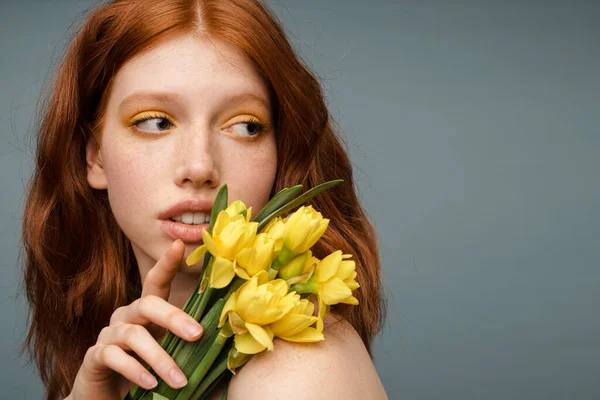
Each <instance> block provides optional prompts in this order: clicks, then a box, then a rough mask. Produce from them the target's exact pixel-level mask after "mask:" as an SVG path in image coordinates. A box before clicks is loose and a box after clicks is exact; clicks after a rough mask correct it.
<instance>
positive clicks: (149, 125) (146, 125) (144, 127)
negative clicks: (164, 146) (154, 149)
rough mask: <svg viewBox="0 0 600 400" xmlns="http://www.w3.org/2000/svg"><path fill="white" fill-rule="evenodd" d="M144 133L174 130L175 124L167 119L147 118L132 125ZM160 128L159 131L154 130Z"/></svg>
mask: <svg viewBox="0 0 600 400" xmlns="http://www.w3.org/2000/svg"><path fill="white" fill-rule="evenodd" d="M131 125H133V126H135V127H136V128H137V129H139V130H140V131H142V132H144V133H162V132H164V131H168V130H169V129H171V128H173V126H174V125H173V124H172V123H171V121H169V120H168V119H167V118H165V117H145V118H141V119H139V120H137V121H134V122H132V123H131ZM155 128H158V132H157V131H153V129H155Z"/></svg>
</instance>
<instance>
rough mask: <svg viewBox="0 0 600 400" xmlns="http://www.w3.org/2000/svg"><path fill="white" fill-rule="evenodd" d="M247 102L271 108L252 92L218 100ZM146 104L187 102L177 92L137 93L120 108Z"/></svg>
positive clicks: (231, 102) (122, 103) (221, 101)
mask: <svg viewBox="0 0 600 400" xmlns="http://www.w3.org/2000/svg"><path fill="white" fill-rule="evenodd" d="M212 100H213V101H214V100H215V98H214V97H213V98H212ZM245 101H251V102H255V103H259V104H260V105H261V106H263V107H264V108H266V109H268V108H269V103H268V101H267V100H265V99H264V98H263V97H262V96H259V95H257V94H255V93H252V92H241V93H240V92H236V93H232V94H225V95H223V96H220V97H218V99H217V102H218V104H219V105H221V104H228V105H232V106H234V105H237V104H241V103H244V102H245ZM144 102H159V103H167V104H169V103H171V104H181V103H184V102H185V100H184V98H183V96H182V95H181V94H179V93H176V92H135V93H133V94H130V95H129V96H127V97H126V98H125V99H123V101H121V103H120V104H119V108H120V109H122V108H126V107H128V106H131V105H135V104H141V103H144Z"/></svg>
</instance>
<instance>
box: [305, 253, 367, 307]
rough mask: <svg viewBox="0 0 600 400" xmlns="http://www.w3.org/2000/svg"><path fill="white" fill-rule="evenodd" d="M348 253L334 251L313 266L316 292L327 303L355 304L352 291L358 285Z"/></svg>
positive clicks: (355, 300)
mask: <svg viewBox="0 0 600 400" xmlns="http://www.w3.org/2000/svg"><path fill="white" fill-rule="evenodd" d="M351 257H352V256H351V255H350V254H343V255H342V251H341V250H338V251H334V252H333V253H331V254H330V255H328V256H327V257H325V258H324V259H322V260H321V262H319V264H317V267H316V268H315V278H316V279H315V283H316V287H317V293H318V295H319V297H320V298H321V299H323V302H324V303H325V304H327V305H333V304H337V303H346V304H353V305H357V304H358V300H357V299H356V298H355V297H354V296H352V291H353V290H354V289H358V288H359V287H360V285H359V284H358V282H356V281H355V280H354V279H355V278H356V271H355V269H356V264H355V263H354V260H349V258H351Z"/></svg>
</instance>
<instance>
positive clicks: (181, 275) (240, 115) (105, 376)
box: [67, 35, 387, 400]
mask: <svg viewBox="0 0 600 400" xmlns="http://www.w3.org/2000/svg"><path fill="white" fill-rule="evenodd" d="M140 92H146V93H147V92H152V93H157V92H160V93H166V92H170V93H176V95H177V97H176V98H173V97H171V98H170V101H168V102H167V101H165V99H164V98H163V99H162V100H159V99H152V100H151V99H143V100H142V99H138V101H137V102H135V103H131V102H130V103H129V105H126V106H122V105H121V103H122V101H123V100H124V99H126V98H127V97H129V96H130V95H132V94H135V93H140ZM244 93H251V94H252V95H253V96H245V97H239V98H238V99H237V100H236V101H233V100H232V99H233V98H234V97H232V96H236V95H242V94H244ZM148 112H150V114H151V115H150V117H151V118H152V119H148V120H147V121H144V122H141V123H139V124H137V125H136V126H130V122H131V121H132V120H136V119H139V116H143V117H148ZM249 118H251V119H252V120H258V121H260V123H262V124H264V125H265V129H264V130H262V131H260V132H259V133H258V134H255V133H254V132H253V129H251V124H249V123H247V122H244V121H247V120H248V119H249ZM167 121H168V122H167ZM272 122H273V121H272V115H271V104H270V102H269V96H268V91H267V86H266V85H265V83H264V82H263V81H262V79H261V77H260V76H259V75H258V73H257V72H256V71H255V69H254V67H253V65H252V64H251V63H250V61H249V60H247V59H246V58H245V57H244V55H243V53H241V52H240V51H239V50H238V49H236V48H235V47H232V46H230V45H227V44H225V43H222V42H218V41H208V40H206V39H200V38H197V37H194V36H192V35H179V36H175V37H173V38H170V39H168V40H166V41H164V42H162V43H161V44H159V45H158V46H157V47H155V48H153V49H150V50H148V51H147V52H145V53H143V54H142V55H141V56H139V57H137V58H135V59H133V60H130V61H129V62H128V63H127V64H126V65H125V66H124V67H123V68H122V69H121V70H120V71H119V73H118V75H117V77H116V80H115V82H114V86H113V88H112V91H111V93H110V96H109V102H108V107H107V114H106V116H105V119H104V126H103V130H102V134H101V136H100V137H101V139H100V140H99V141H96V140H91V141H90V142H89V143H88V146H87V154H86V159H87V165H88V167H87V168H88V171H87V173H88V183H89V184H90V186H91V187H93V188H95V189H99V190H107V191H108V194H109V200H110V203H111V208H112V210H113V213H114V215H115V218H116V220H117V222H118V223H119V225H120V227H121V229H122V230H123V232H124V233H125V234H126V235H127V237H128V238H129V239H130V241H131V243H132V246H133V249H134V254H135V256H136V260H137V262H138V266H139V270H140V277H141V279H142V282H143V283H142V287H143V290H142V295H141V297H140V298H139V299H137V300H135V301H134V302H132V303H131V304H129V305H127V306H124V307H121V308H119V309H117V310H116V311H115V312H114V314H113V315H112V317H111V319H110V323H109V325H108V326H107V327H105V328H104V329H103V330H102V331H101V333H100V335H99V337H98V340H97V342H96V344H95V345H94V346H92V347H91V348H90V349H88V351H87V353H86V355H85V358H84V361H83V363H82V365H81V368H80V370H79V372H78V374H77V377H76V379H75V382H74V386H73V390H72V392H71V393H70V394H69V396H68V397H67V398H68V399H86V400H90V399H91V400H108V399H110V400H112V399H122V398H123V397H125V395H126V394H127V392H128V391H129V389H130V388H131V385H132V384H133V383H135V384H137V385H140V386H141V387H144V388H152V387H153V382H152V381H151V380H150V381H144V379H143V378H144V376H146V377H147V371H146V369H145V368H144V367H143V365H142V364H141V363H140V362H139V361H138V360H139V359H141V360H144V361H145V362H147V363H148V364H149V365H150V366H152V368H153V369H154V370H155V371H156V372H157V373H158V375H159V376H160V377H161V378H162V379H164V380H165V381H166V382H167V383H168V384H169V385H170V386H172V387H174V388H180V387H183V386H184V385H185V384H186V383H187V381H186V380H185V377H184V378H183V379H181V380H177V372H181V371H180V370H179V368H178V367H177V365H176V364H175V362H174V361H173V359H172V358H171V357H170V356H169V355H168V354H167V353H166V352H165V351H164V350H163V349H162V348H161V347H160V345H159V341H160V338H161V337H162V335H163V334H164V332H165V330H166V329H168V330H170V331H172V332H173V333H174V334H176V335H177V336H180V337H182V338H183V339H185V340H188V341H194V340H198V339H199V338H200V337H201V335H202V327H201V326H200V325H199V324H198V323H197V322H196V321H194V320H193V319H192V318H191V317H190V316H189V315H187V314H186V313H185V312H183V311H182V310H181V308H182V307H183V305H184V303H185V301H186V300H187V299H188V297H189V296H190V295H191V293H192V291H193V290H194V288H195V285H196V283H197V281H198V278H199V274H200V272H201V266H200V265H198V264H201V263H198V264H197V265H194V266H192V267H189V266H187V265H186V263H185V258H186V257H187V256H188V255H189V254H190V253H191V252H192V251H193V250H194V249H195V248H196V247H197V246H198V244H194V243H184V242H182V241H181V240H173V238H171V237H169V236H168V235H166V234H165V233H164V232H163V231H162V230H161V229H160V227H159V222H160V221H159V220H158V218H157V215H158V213H159V212H160V211H162V210H164V209H165V208H167V207H169V206H170V205H172V204H174V203H177V202H179V201H181V200H184V199H188V198H192V197H195V198H198V197H200V198H204V199H207V198H208V199H211V200H213V199H214V198H215V195H216V192H217V190H218V188H219V187H220V186H221V185H222V184H224V183H227V185H228V188H229V198H230V199H240V200H242V201H244V203H245V204H246V205H247V206H248V207H252V208H253V209H255V210H260V209H261V208H262V207H263V206H264V204H266V202H267V201H268V199H269V194H270V191H271V188H272V186H273V183H274V180H275V173H276V165H277V154H276V146H275V133H274V131H273V128H272V125H273V124H272ZM144 134H145V135H144ZM151 135H154V136H151ZM332 320H333V317H331V318H330V319H328V320H327V321H326V327H325V332H324V334H325V337H326V340H325V341H324V342H321V343H316V344H294V343H289V342H285V341H280V340H277V339H276V341H275V349H276V351H274V352H265V353H263V354H260V355H257V356H255V357H254V358H253V359H252V360H251V361H250V362H249V363H248V364H246V365H245V366H244V367H243V368H242V369H241V370H240V371H239V372H238V374H237V375H235V376H234V377H233V379H232V380H231V384H230V387H229V392H228V395H229V399H233V400H236V399H255V398H256V399H263V398H269V399H278V398H282V399H289V398H297V399H316V398H327V399H338V398H339V399H385V398H387V397H386V395H385V391H384V390H383V386H382V384H381V381H380V379H379V376H378V375H377V372H376V371H375V368H374V366H373V363H372V361H371V359H370V357H369V355H368V353H367V351H366V349H365V347H364V345H363V343H362V341H361V339H360V337H359V336H358V334H357V333H356V331H355V330H354V329H353V328H352V327H351V326H350V325H349V324H348V323H347V322H344V321H342V323H341V324H338V325H331V323H330V322H331V321H332ZM316 366H318V368H316ZM218 396H219V394H218V393H215V398H220V397H218Z"/></svg>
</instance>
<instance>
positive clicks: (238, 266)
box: [233, 260, 250, 280]
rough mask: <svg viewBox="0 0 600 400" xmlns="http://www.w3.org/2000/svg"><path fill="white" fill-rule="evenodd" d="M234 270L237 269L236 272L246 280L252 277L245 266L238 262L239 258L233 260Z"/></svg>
mask: <svg viewBox="0 0 600 400" xmlns="http://www.w3.org/2000/svg"><path fill="white" fill-rule="evenodd" d="M233 270H234V271H235V274H236V275H237V276H239V277H240V278H242V279H245V280H248V279H250V275H248V272H246V270H245V269H244V268H241V267H240V265H239V264H238V263H237V260H233Z"/></svg>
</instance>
